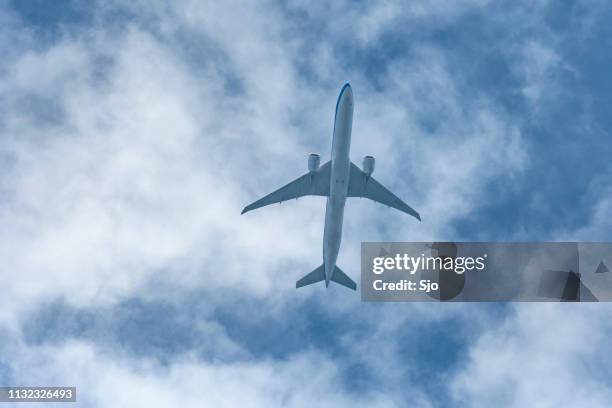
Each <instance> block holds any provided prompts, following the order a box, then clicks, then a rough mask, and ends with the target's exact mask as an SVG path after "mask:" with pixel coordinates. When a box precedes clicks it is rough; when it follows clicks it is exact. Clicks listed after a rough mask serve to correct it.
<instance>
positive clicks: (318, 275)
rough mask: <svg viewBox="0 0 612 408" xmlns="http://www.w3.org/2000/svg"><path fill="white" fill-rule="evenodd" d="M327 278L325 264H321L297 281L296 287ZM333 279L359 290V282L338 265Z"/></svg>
mask: <svg viewBox="0 0 612 408" xmlns="http://www.w3.org/2000/svg"><path fill="white" fill-rule="evenodd" d="M324 280H325V266H324V265H321V266H319V267H318V268H317V269H315V270H314V271H312V272H310V273H309V274H308V275H306V276H304V277H303V278H302V279H300V280H299V281H297V282H295V287H296V288H301V287H302V286H307V285H311V284H313V283H317V282H321V281H324ZM331 280H332V281H334V282H336V283H338V284H340V285H342V286H345V287H347V288H349V289H353V290H357V284H356V283H355V282H353V280H352V279H351V278H349V277H348V276H347V275H346V274H345V273H344V272H342V270H341V269H340V268H338V267H337V266H336V267H334V273H332V276H331Z"/></svg>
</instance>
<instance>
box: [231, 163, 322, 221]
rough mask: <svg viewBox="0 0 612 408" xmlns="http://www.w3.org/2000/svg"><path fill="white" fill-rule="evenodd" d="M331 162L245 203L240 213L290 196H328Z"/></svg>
mask: <svg viewBox="0 0 612 408" xmlns="http://www.w3.org/2000/svg"><path fill="white" fill-rule="evenodd" d="M330 169H331V162H327V163H325V164H324V165H322V166H321V167H319V169H318V170H316V171H314V172H312V173H306V174H304V175H303V176H302V177H299V178H297V179H295V180H293V181H292V182H291V183H289V184H287V185H286V186H284V187H281V188H279V189H278V190H276V191H274V192H273V193H270V194H268V195H267V196H265V197H263V198H261V199H259V200H257V201H255V202H254V203H252V204H249V205H247V206H246V207H244V210H242V213H241V214H244V213H245V212H247V211H251V210H254V209H256V208H260V207H264V206H266V205H270V204H274V203H281V202H283V201H286V200H290V199H292V198H299V197H303V196H308V195H311V196H329V178H330Z"/></svg>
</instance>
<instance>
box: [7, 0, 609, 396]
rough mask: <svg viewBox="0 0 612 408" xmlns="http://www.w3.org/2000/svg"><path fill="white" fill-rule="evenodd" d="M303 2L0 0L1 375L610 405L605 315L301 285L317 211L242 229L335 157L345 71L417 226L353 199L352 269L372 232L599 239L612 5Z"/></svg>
mask: <svg viewBox="0 0 612 408" xmlns="http://www.w3.org/2000/svg"><path fill="white" fill-rule="evenodd" d="M310 3H311V2H304V1H300V0H293V1H290V2H273V1H269V2H260V3H258V4H257V5H254V4H245V3H232V2H229V3H227V2H208V3H207V2H197V1H177V2H162V1H129V2H128V1H122V0H113V1H104V2H98V1H95V2H88V3H87V4H85V3H81V2H76V1H69V0H66V1H61V2H53V5H52V6H51V4H50V3H48V2H41V1H15V2H13V1H0V51H1V52H2V56H3V58H2V60H1V61H0V169H1V170H2V171H1V172H0V197H2V200H0V225H2V228H1V229H0V256H2V259H3V260H4V264H3V268H2V277H3V288H4V291H3V297H2V299H0V306H1V307H0V340H1V341H0V383H2V384H7V385H9V384H10V385H37V384H49V385H62V384H66V385H76V386H77V389H78V400H79V401H78V405H79V406H84V407H106V406H113V407H123V406H125V407H128V406H129V407H132V406H154V407H158V406H159V407H166V406H186V407H190V406H215V407H224V406H227V407H233V406H248V407H269V406H288V407H302V406H313V405H315V406H330V407H331V406H334V407H335V406H368V407H369V406H375V407H403V406H406V405H407V404H411V405H415V406H423V407H436V406H449V405H455V406H465V407H480V406H491V405H495V406H508V407H515V406H516V407H521V406H544V407H545V406H551V407H552V406H559V405H560V404H561V403H564V404H568V405H573V406H579V405H586V406H607V405H609V404H608V403H607V401H610V399H611V398H612V389H611V387H610V382H609V380H608V378H607V376H606V373H607V372H609V369H610V366H611V364H612V361H611V360H610V357H609V355H608V353H605V350H607V348H608V344H609V341H608V339H609V338H610V334H612V326H611V325H610V321H611V319H610V311H609V309H608V308H607V307H606V306H605V305H569V304H370V303H361V302H360V300H359V296H358V295H356V294H355V293H352V292H350V291H347V290H345V289H343V288H340V287H330V288H329V289H325V288H324V287H323V285H321V286H320V287H309V288H306V289H303V290H300V291H296V290H295V288H294V282H295V280H296V279H298V278H299V277H301V276H303V275H304V274H305V273H307V272H309V271H311V270H312V269H314V268H315V267H316V266H318V265H319V264H320V259H321V244H322V231H323V213H324V200H320V199H317V198H305V199H302V200H298V201H296V202H291V203H287V204H283V205H282V206H275V207H269V208H264V209H261V210H258V211H257V212H253V213H249V214H247V215H244V216H240V215H239V214H240V210H241V209H242V207H244V205H246V204H247V203H249V202H252V201H253V200H254V199H256V198H258V197H260V196H261V195H263V194H265V193H268V192H269V191H271V190H272V189H273V188H275V187H278V186H280V185H282V184H284V183H285V182H287V181H288V180H289V179H292V178H294V177H297V176H299V175H301V174H302V173H304V172H305V171H306V169H307V156H308V154H309V153H311V152H318V153H320V154H321V155H322V158H325V157H327V156H328V155H329V154H330V143H331V131H332V126H333V112H334V104H335V101H336V97H337V93H338V92H339V90H340V88H341V86H342V84H343V83H344V82H345V81H350V82H351V84H352V86H353V90H354V95H355V117H354V125H353V140H352V153H351V154H352V159H353V160H354V161H355V162H357V163H359V162H360V161H361V157H363V156H364V155H366V154H372V155H374V156H375V157H376V158H377V166H376V173H377V175H376V177H377V179H378V180H380V181H381V182H382V183H384V184H385V185H387V186H388V187H389V188H390V189H392V190H393V191H394V192H396V193H397V194H398V195H399V196H400V197H402V198H404V199H405V200H406V202H408V203H409V204H410V205H412V206H413V207H414V208H416V209H417V210H418V211H419V212H420V213H421V216H422V218H423V222H422V223H416V222H413V220H412V219H409V218H407V217H405V215H403V214H401V213H399V212H395V211H393V210H391V209H387V208H384V207H382V206H379V205H376V204H374V203H371V202H366V201H365V200H355V201H350V202H348V204H347V207H346V212H345V225H344V237H343V243H342V250H341V253H340V258H339V265H340V266H341V268H342V269H343V270H344V271H346V272H347V273H348V274H349V275H351V276H352V277H353V278H356V277H357V276H358V274H359V248H360V242H361V241H377V240H381V241H421V240H457V241H458V240H493V241H529V240H551V241H555V240H584V241H598V240H600V241H609V240H610V232H609V231H610V227H612V223H611V222H610V219H612V217H611V215H612V199H611V197H612V183H611V182H610V180H612V178H611V177H610V176H611V175H612V165H611V164H610V157H612V143H610V141H611V137H610V130H611V129H612V121H611V119H610V115H609V112H610V109H611V108H612V106H611V105H612V99H611V97H610V95H612V82H611V80H610V77H609V75H608V71H609V66H610V63H611V62H612V61H611V60H612V54H610V53H609V52H608V50H609V49H610V46H611V45H612V44H610V42H611V38H612V37H611V34H612V33H611V30H612V29H611V28H610V25H609V24H606V22H608V21H609V20H610V17H612V16H611V14H612V7H610V6H609V5H608V4H607V3H606V2H603V1H595V2H586V1H573V2H549V1H544V0H540V1H535V2H533V1H530V2H512V3H507V4H506V3H504V4H501V3H499V2H490V1H487V0H463V1H457V2H453V4H452V5H450V4H449V3H448V2H443V1H414V2H410V3H406V2H399V1H392V0H389V1H383V2H343V1H340V2H334V3H333V4H326V5H324V4H322V3H321V4H319V3H317V4H316V5H313V4H310ZM120 386H121V387H124V389H123V391H122V392H120V393H119V392H118V389H119V388H118V387H120ZM109 390H114V391H113V392H109Z"/></svg>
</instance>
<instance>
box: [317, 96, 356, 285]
mask: <svg viewBox="0 0 612 408" xmlns="http://www.w3.org/2000/svg"><path fill="white" fill-rule="evenodd" d="M353 105H354V103H353V91H352V90H351V87H350V85H349V84H346V85H344V87H343V88H342V90H341V91H340V95H339V96H338V101H337V103H336V114H335V119H334V133H333V139H332V153H331V176H330V189H329V197H328V198H327V205H326V207H325V228H324V232H323V264H324V267H325V285H326V286H329V281H330V280H331V277H332V274H333V273H334V268H335V266H336V261H337V259H338V252H339V251H340V242H341V241H342V220H343V217H344V204H345V203H346V196H347V193H348V186H349V174H350V165H351V161H350V159H349V151H350V148H351V130H352V126H353Z"/></svg>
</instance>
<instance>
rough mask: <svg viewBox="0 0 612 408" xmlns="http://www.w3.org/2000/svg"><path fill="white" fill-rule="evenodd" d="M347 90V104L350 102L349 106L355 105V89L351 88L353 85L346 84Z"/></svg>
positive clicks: (345, 95) (345, 92)
mask: <svg viewBox="0 0 612 408" xmlns="http://www.w3.org/2000/svg"><path fill="white" fill-rule="evenodd" d="M345 86H346V89H345V90H344V99H345V100H346V102H348V103H349V104H351V105H352V104H353V89H352V88H351V85H349V83H348V82H347V83H346V85H345Z"/></svg>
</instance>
